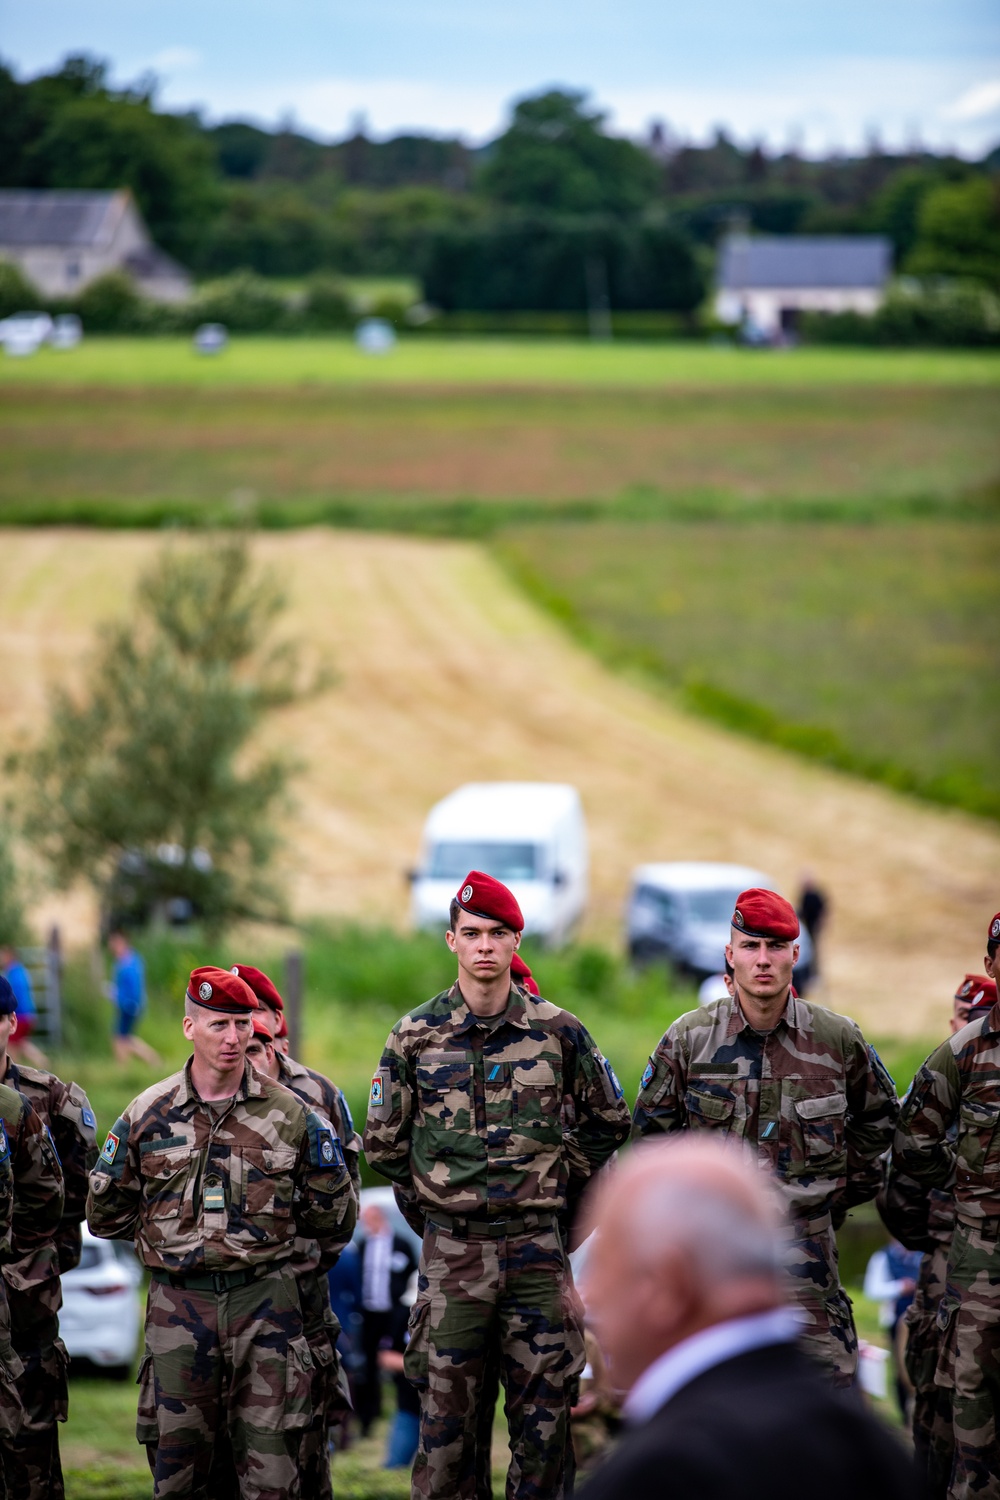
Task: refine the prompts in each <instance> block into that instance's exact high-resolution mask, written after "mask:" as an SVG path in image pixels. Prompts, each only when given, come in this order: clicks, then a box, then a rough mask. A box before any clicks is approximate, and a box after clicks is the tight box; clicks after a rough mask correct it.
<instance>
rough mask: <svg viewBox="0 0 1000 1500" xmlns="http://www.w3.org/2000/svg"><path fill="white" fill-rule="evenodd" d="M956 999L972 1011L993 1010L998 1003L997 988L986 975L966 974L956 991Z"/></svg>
mask: <svg viewBox="0 0 1000 1500" xmlns="http://www.w3.org/2000/svg"><path fill="white" fill-rule="evenodd" d="M955 999H956V1000H961V1002H962V1003H963V1005H967V1006H968V1007H969V1010H970V1011H983V1010H992V1009H993V1007H994V1005H996V1003H997V987H996V985H995V984H994V982H993V980H992V979H987V977H986V975H985V974H966V976H965V978H964V979H963V980H962V983H961V984H960V985H959V987H958V989H957V990H956V991H955Z"/></svg>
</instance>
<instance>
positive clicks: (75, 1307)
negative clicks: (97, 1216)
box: [59, 1224, 142, 1380]
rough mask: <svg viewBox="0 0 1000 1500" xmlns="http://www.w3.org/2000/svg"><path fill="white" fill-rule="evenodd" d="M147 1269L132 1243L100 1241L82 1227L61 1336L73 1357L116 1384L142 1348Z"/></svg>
mask: <svg viewBox="0 0 1000 1500" xmlns="http://www.w3.org/2000/svg"><path fill="white" fill-rule="evenodd" d="M141 1282H142V1267H141V1266H140V1264H139V1262H138V1260H137V1259H136V1255H135V1252H134V1250H133V1249H132V1246H131V1244H130V1243H127V1242H126V1241H124V1240H99V1239H97V1238H96V1237H95V1236H94V1235H92V1234H91V1232H90V1230H89V1229H88V1228H87V1226H86V1224H84V1225H83V1249H82V1251H81V1254H80V1264H79V1265H78V1266H76V1267H74V1269H73V1270H72V1271H65V1272H64V1273H63V1276H62V1292H63V1305H62V1309H61V1311H60V1313H59V1333H60V1336H61V1338H62V1340H63V1343H64V1344H65V1345H66V1348H67V1349H68V1351H69V1355H70V1358H71V1359H89V1360H90V1361H91V1363H93V1364H95V1365H100V1366H101V1367H102V1369H104V1370H105V1371H106V1372H107V1373H108V1374H109V1375H111V1376H113V1378H115V1379H117V1380H126V1379H128V1377H129V1375H130V1374H131V1372H132V1367H133V1365H134V1363H135V1357H136V1353H137V1352H138V1348H139V1336H140V1330H141V1321H142V1320H141V1310H140V1306H139V1287H140V1284H141Z"/></svg>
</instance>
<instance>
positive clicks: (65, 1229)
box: [3, 1059, 97, 1500]
mask: <svg viewBox="0 0 1000 1500" xmlns="http://www.w3.org/2000/svg"><path fill="white" fill-rule="evenodd" d="M4 1082H5V1083H6V1084H7V1085H8V1086H9V1087H10V1088H13V1089H18V1090H19V1091H20V1092H21V1093H22V1094H23V1095H24V1096H25V1098H26V1099H29V1100H30V1101H31V1103H32V1105H33V1106H34V1108H35V1109H36V1110H37V1112H38V1114H39V1116H40V1117H41V1119H42V1121H43V1123H44V1124H46V1125H47V1126H48V1127H49V1130H50V1131H51V1134H52V1139H53V1141H54V1143H55V1147H56V1150H57V1152H58V1153H59V1160H60V1162H61V1164H62V1170H63V1178H64V1182H65V1190H66V1199H65V1208H64V1210H63V1216H62V1220H61V1222H60V1224H59V1227H58V1229H57V1230H56V1233H55V1235H54V1237H53V1240H52V1242H51V1243H50V1244H47V1245H45V1246H43V1247H41V1248H40V1249H38V1250H35V1251H32V1252H29V1253H28V1254H27V1255H23V1256H21V1257H20V1258H19V1259H18V1260H16V1261H12V1262H9V1263H8V1264H7V1265H5V1266H4V1270H3V1274H4V1280H5V1282H6V1284H7V1298H8V1301H9V1303H10V1316H11V1335H12V1338H13V1342H14V1348H15V1349H16V1351H17V1353H18V1356H19V1357H20V1359H21V1361H22V1363H23V1365H24V1371H23V1373H22V1375H21V1377H20V1380H19V1381H18V1389H19V1391H20V1394H21V1400H22V1402H23V1404H24V1412H25V1416H24V1421H23V1422H22V1424H21V1430H20V1432H19V1433H18V1436H17V1438H16V1439H15V1440H14V1442H13V1443H11V1444H7V1445H5V1452H6V1462H7V1467H8V1471H9V1473H10V1476H11V1479H10V1488H11V1493H12V1494H13V1495H15V1496H17V1497H18V1500H62V1495H63V1480H62V1467H61V1465H60V1462H59V1430H58V1427H57V1426H56V1423H57V1422H65V1420H66V1413H67V1408H68V1402H69V1394H68V1391H67V1383H66V1370H67V1366H68V1364H69V1356H68V1354H67V1353H66V1347H65V1345H64V1344H63V1342H62V1340H61V1339H60V1337H59V1309H60V1307H61V1306H62V1285H61V1283H60V1280H59V1277H60V1274H61V1273H62V1272H63V1271H69V1270H72V1268H73V1267H74V1266H75V1265H77V1264H78V1263H79V1260H80V1225H81V1223H82V1221H83V1218H84V1215H85V1213H86V1209H87V1177H88V1174H89V1173H90V1171H91V1169H92V1168H93V1166H94V1164H95V1162H96V1161H97V1138H96V1135H95V1128H96V1124H97V1122H96V1120H95V1119H94V1112H93V1110H92V1109H91V1107H90V1103H89V1101H88V1099H87V1096H86V1094H85V1093H84V1092H83V1090H82V1089H81V1088H80V1087H79V1086H78V1085H77V1084H75V1083H63V1081H62V1079H60V1078H57V1077H56V1076H55V1074H54V1073H48V1072H42V1071H40V1070H39V1069H37V1068H29V1067H24V1066H20V1065H19V1064H17V1063H14V1062H11V1061H10V1060H9V1059H8V1062H7V1070H6V1073H5V1075H4Z"/></svg>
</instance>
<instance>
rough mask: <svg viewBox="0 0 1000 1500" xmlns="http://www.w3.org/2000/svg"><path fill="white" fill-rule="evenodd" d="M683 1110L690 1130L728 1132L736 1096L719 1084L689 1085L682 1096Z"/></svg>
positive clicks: (731, 1122)
mask: <svg viewBox="0 0 1000 1500" xmlns="http://www.w3.org/2000/svg"><path fill="white" fill-rule="evenodd" d="M684 1108H685V1109H686V1110H687V1116H688V1121H689V1123H690V1125H691V1128H692V1130H724V1131H727V1132H728V1131H729V1130H730V1129H731V1128H732V1124H733V1111H734V1110H735V1108H736V1095H735V1094H734V1093H733V1091H732V1089H729V1088H726V1087H725V1085H724V1084H719V1083H691V1084H689V1085H688V1090H687V1093H686V1094H685V1095H684Z"/></svg>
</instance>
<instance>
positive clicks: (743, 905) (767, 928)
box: [733, 886, 799, 943]
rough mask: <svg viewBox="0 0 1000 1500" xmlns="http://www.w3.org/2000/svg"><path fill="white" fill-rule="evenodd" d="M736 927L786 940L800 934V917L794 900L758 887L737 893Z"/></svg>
mask: <svg viewBox="0 0 1000 1500" xmlns="http://www.w3.org/2000/svg"><path fill="white" fill-rule="evenodd" d="M733 926H734V927H738V928H739V930H740V932H746V933H748V934H749V935H750V937H769V938H780V939H781V941H782V942H785V943H787V942H789V941H790V940H791V939H792V938H797V937H798V935H799V919H798V917H797V916H796V915H795V907H794V906H793V905H792V904H791V902H790V901H786V900H785V898H784V896H779V895H778V893H777V891H762V890H760V889H759V888H757V887H756V886H755V887H753V888H752V889H751V890H749V891H740V894H739V895H738V896H737V898H736V910H735V911H734V912H733Z"/></svg>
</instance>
